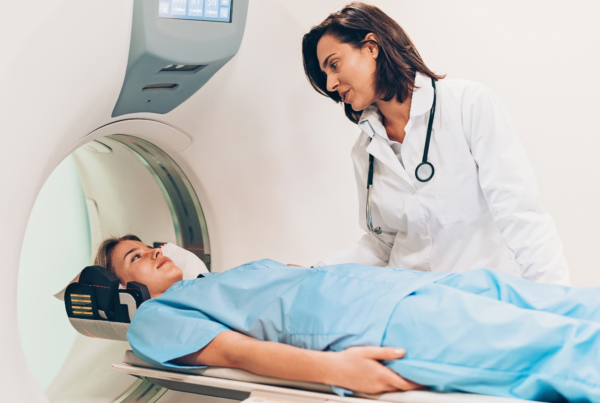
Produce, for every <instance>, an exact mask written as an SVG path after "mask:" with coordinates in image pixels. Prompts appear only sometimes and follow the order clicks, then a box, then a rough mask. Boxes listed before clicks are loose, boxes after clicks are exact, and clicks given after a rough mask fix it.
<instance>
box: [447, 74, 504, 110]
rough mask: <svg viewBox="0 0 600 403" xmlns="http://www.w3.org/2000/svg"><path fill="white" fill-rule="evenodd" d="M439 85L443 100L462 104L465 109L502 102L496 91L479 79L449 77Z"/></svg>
mask: <svg viewBox="0 0 600 403" xmlns="http://www.w3.org/2000/svg"><path fill="white" fill-rule="evenodd" d="M437 86H438V91H439V93H440V96H441V97H443V98H442V99H443V100H451V101H454V102H456V103H458V104H460V105H461V107H462V108H463V109H465V108H470V107H478V106H482V104H489V103H494V104H495V103H498V102H500V99H499V98H498V96H497V95H496V93H494V91H492V90H491V89H490V88H489V87H488V86H486V85H485V84H482V83H479V82H477V81H471V80H465V79H459V78H454V79H448V78H447V79H444V80H440V81H438V84H437ZM442 104H443V101H442Z"/></svg>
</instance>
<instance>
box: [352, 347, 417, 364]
mask: <svg viewBox="0 0 600 403" xmlns="http://www.w3.org/2000/svg"><path fill="white" fill-rule="evenodd" d="M348 350H353V352H356V353H358V354H361V355H362V356H363V357H366V358H371V359H373V360H378V361H389V360H399V359H400V358H402V357H404V355H405V354H406V351H405V350H404V349H403V348H395V347H351V348H349V349H348Z"/></svg>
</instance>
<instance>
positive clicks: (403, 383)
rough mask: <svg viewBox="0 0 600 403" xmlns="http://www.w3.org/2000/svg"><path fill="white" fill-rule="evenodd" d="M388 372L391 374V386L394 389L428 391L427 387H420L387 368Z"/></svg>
mask: <svg viewBox="0 0 600 403" xmlns="http://www.w3.org/2000/svg"><path fill="white" fill-rule="evenodd" d="M386 370H388V371H389V373H390V376H389V378H390V380H389V382H390V385H391V386H393V387H394V389H400V390H416V389H426V388H425V386H423V385H419V384H418V383H415V382H412V381H409V380H408V379H404V378H402V377H401V376H400V375H398V374H397V373H395V372H394V371H392V370H391V369H389V368H387V367H386Z"/></svg>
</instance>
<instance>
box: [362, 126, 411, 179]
mask: <svg viewBox="0 0 600 403" xmlns="http://www.w3.org/2000/svg"><path fill="white" fill-rule="evenodd" d="M367 152H368V153H369V154H371V155H373V156H374V157H375V159H376V160H377V162H381V163H382V164H383V165H385V166H386V167H387V168H389V169H390V170H391V171H392V172H394V173H395V174H396V175H398V176H399V177H400V178H402V179H404V181H405V182H406V183H408V184H410V183H411V181H410V178H409V177H408V174H407V173H406V170H404V168H403V167H402V164H400V161H398V157H396V154H394V151H393V150H392V148H391V147H390V145H389V144H388V142H387V140H386V139H384V138H383V137H381V136H377V135H375V136H373V140H371V142H370V143H369V145H368V146H367Z"/></svg>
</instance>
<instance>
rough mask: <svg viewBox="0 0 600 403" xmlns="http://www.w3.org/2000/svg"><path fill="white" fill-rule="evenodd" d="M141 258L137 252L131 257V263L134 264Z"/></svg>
mask: <svg viewBox="0 0 600 403" xmlns="http://www.w3.org/2000/svg"><path fill="white" fill-rule="evenodd" d="M141 257H142V255H141V254H140V253H139V252H137V253H136V254H135V255H133V256H132V257H131V263H133V262H135V261H136V260H138V259H139V258H141Z"/></svg>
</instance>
